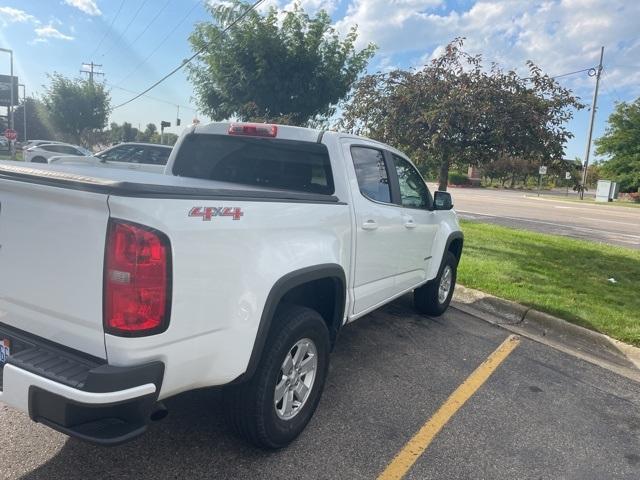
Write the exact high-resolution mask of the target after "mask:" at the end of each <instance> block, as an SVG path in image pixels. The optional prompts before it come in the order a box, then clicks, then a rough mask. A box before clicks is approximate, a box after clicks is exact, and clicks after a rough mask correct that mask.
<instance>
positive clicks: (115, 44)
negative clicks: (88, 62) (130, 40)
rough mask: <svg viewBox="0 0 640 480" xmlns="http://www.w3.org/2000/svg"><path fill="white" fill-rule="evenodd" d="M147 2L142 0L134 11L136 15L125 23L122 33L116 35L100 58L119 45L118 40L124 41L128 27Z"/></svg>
mask: <svg viewBox="0 0 640 480" xmlns="http://www.w3.org/2000/svg"><path fill="white" fill-rule="evenodd" d="M148 1H149V0H142V3H141V4H140V6H139V7H138V9H137V10H136V13H134V14H133V17H131V20H129V23H127V25H126V27H124V30H122V32H120V34H119V35H118V38H117V40H116V41H115V42H113V44H112V45H111V48H109V49H108V50H107V51H106V52H105V53H103V54H102V55H100V56H101V57H104V56H105V55H109V54H110V53H111V51H112V50H113V49H114V48H115V47H116V46H117V45H118V43H120V40H122V39H124V36H125V34H126V33H127V32H128V31H129V27H130V26H131V24H132V23H133V22H134V20H135V19H136V18H138V14H139V13H140V11H141V10H142V7H144V6H145V5H146V3H147V2H148Z"/></svg>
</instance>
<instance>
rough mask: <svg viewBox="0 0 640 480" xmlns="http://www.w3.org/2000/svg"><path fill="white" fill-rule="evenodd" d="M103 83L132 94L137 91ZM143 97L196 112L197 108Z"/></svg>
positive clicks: (146, 96)
mask: <svg viewBox="0 0 640 480" xmlns="http://www.w3.org/2000/svg"><path fill="white" fill-rule="evenodd" d="M104 83H105V84H106V85H107V86H109V87H110V88H116V89H118V90H122V91H123V92H128V93H133V94H136V93H137V92H135V91H133V90H129V89H128V88H123V87H120V86H118V85H113V84H112V83H110V82H106V81H105V82H104ZM143 97H144V98H148V99H149V100H155V101H156V102H161V103H166V104H167V105H172V106H174V107H180V108H184V109H187V110H191V111H192V112H198V109H197V108H193V107H190V106H188V105H182V104H180V103H175V102H171V101H169V100H164V99H162V98H158V97H152V96H151V95H143Z"/></svg>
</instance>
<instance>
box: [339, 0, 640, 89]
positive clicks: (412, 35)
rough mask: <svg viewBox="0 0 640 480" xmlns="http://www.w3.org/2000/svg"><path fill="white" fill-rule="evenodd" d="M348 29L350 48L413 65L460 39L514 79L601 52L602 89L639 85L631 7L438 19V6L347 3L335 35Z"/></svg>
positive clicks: (497, 7)
mask: <svg viewBox="0 0 640 480" xmlns="http://www.w3.org/2000/svg"><path fill="white" fill-rule="evenodd" d="M354 24H357V25H358V31H359V34H360V35H359V38H358V46H359V47H362V46H364V45H366V44H367V43H369V42H374V43H376V44H377V45H378V47H379V48H380V50H379V55H380V56H381V57H391V58H396V57H398V56H402V57H404V58H409V57H411V58H418V59H419V60H417V62H416V63H417V64H420V62H424V61H427V60H428V59H429V58H431V57H432V56H433V54H434V52H436V53H437V52H438V51H439V49H440V48H441V47H442V46H443V45H444V44H446V43H447V42H449V41H450V40H452V39H453V38H455V37H458V36H464V37H466V38H467V40H466V43H465V45H466V49H467V50H469V51H470V52H472V53H482V54H483V55H484V56H485V59H486V61H487V63H488V62H490V61H496V62H498V63H499V64H500V65H501V66H502V67H503V68H505V69H516V70H517V71H519V72H520V73H526V69H525V62H526V61H527V60H533V61H534V62H535V63H537V64H538V65H540V66H541V67H542V68H543V70H544V71H545V72H547V73H549V74H551V75H557V74H562V73H565V72H570V71H573V70H579V69H582V68H587V67H591V66H595V65H596V64H597V61H598V55H599V50H600V46H601V45H604V46H605V62H604V63H605V68H606V69H607V70H608V75H607V77H608V78H609V82H610V83H611V84H615V85H616V87H621V86H626V87H630V88H638V85H640V69H638V58H640V37H638V25H640V2H638V1H625V0H542V1H540V2H530V1H528V0H480V1H477V2H476V3H475V4H474V5H472V6H471V7H470V8H468V9H466V10H457V11H456V10H451V11H446V10H444V4H442V2H440V1H438V0H396V1H389V0H352V3H351V4H350V6H349V7H348V9H347V14H346V15H345V17H344V18H343V19H341V20H340V21H338V22H337V27H338V28H339V30H340V31H341V32H346V31H347V29H348V28H349V27H351V26H352V25H354ZM634 66H635V67H634ZM592 80H593V79H589V78H588V77H587V76H586V74H585V75H583V76H580V75H578V76H575V77H565V80H564V81H563V83H564V82H565V81H566V82H567V84H569V85H571V86H574V87H577V88H578V89H579V88H580V87H581V86H586V85H589V88H590V89H591V88H592V87H593V85H592V84H593V81H592ZM605 82H606V77H605Z"/></svg>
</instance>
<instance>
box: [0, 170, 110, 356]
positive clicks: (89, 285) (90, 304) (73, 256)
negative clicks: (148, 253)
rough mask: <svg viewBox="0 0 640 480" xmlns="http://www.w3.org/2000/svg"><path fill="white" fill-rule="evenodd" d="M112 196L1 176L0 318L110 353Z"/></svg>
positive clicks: (61, 340)
mask: <svg viewBox="0 0 640 480" xmlns="http://www.w3.org/2000/svg"><path fill="white" fill-rule="evenodd" d="M108 219H109V210H108V206H107V195H106V194H104V193H93V192H88V191H83V190H73V189H66V188H59V187H54V186H47V185H38V184H34V183H29V182H24V181H15V180H11V179H3V178H0V323H2V324H5V325H10V326H13V327H15V328H18V329H20V330H23V331H26V332H29V333H32V334H35V335H38V336H40V337H43V338H45V339H47V340H50V341H53V342H56V343H59V344H61V345H63V346H66V347H70V348H73V349H75V350H79V351H82V352H85V353H88V354H90V355H93V356H96V357H100V358H106V354H105V347H104V330H103V327H102V283H103V278H102V277H103V261H104V243H105V238H106V231H107V222H108Z"/></svg>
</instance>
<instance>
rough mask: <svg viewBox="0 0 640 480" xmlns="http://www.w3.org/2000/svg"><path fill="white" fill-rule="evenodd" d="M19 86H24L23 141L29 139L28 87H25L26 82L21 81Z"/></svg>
mask: <svg viewBox="0 0 640 480" xmlns="http://www.w3.org/2000/svg"><path fill="white" fill-rule="evenodd" d="M18 87H22V121H23V128H24V130H23V131H22V141H23V142H26V141H27V87H25V85H24V83H19V84H18Z"/></svg>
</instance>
